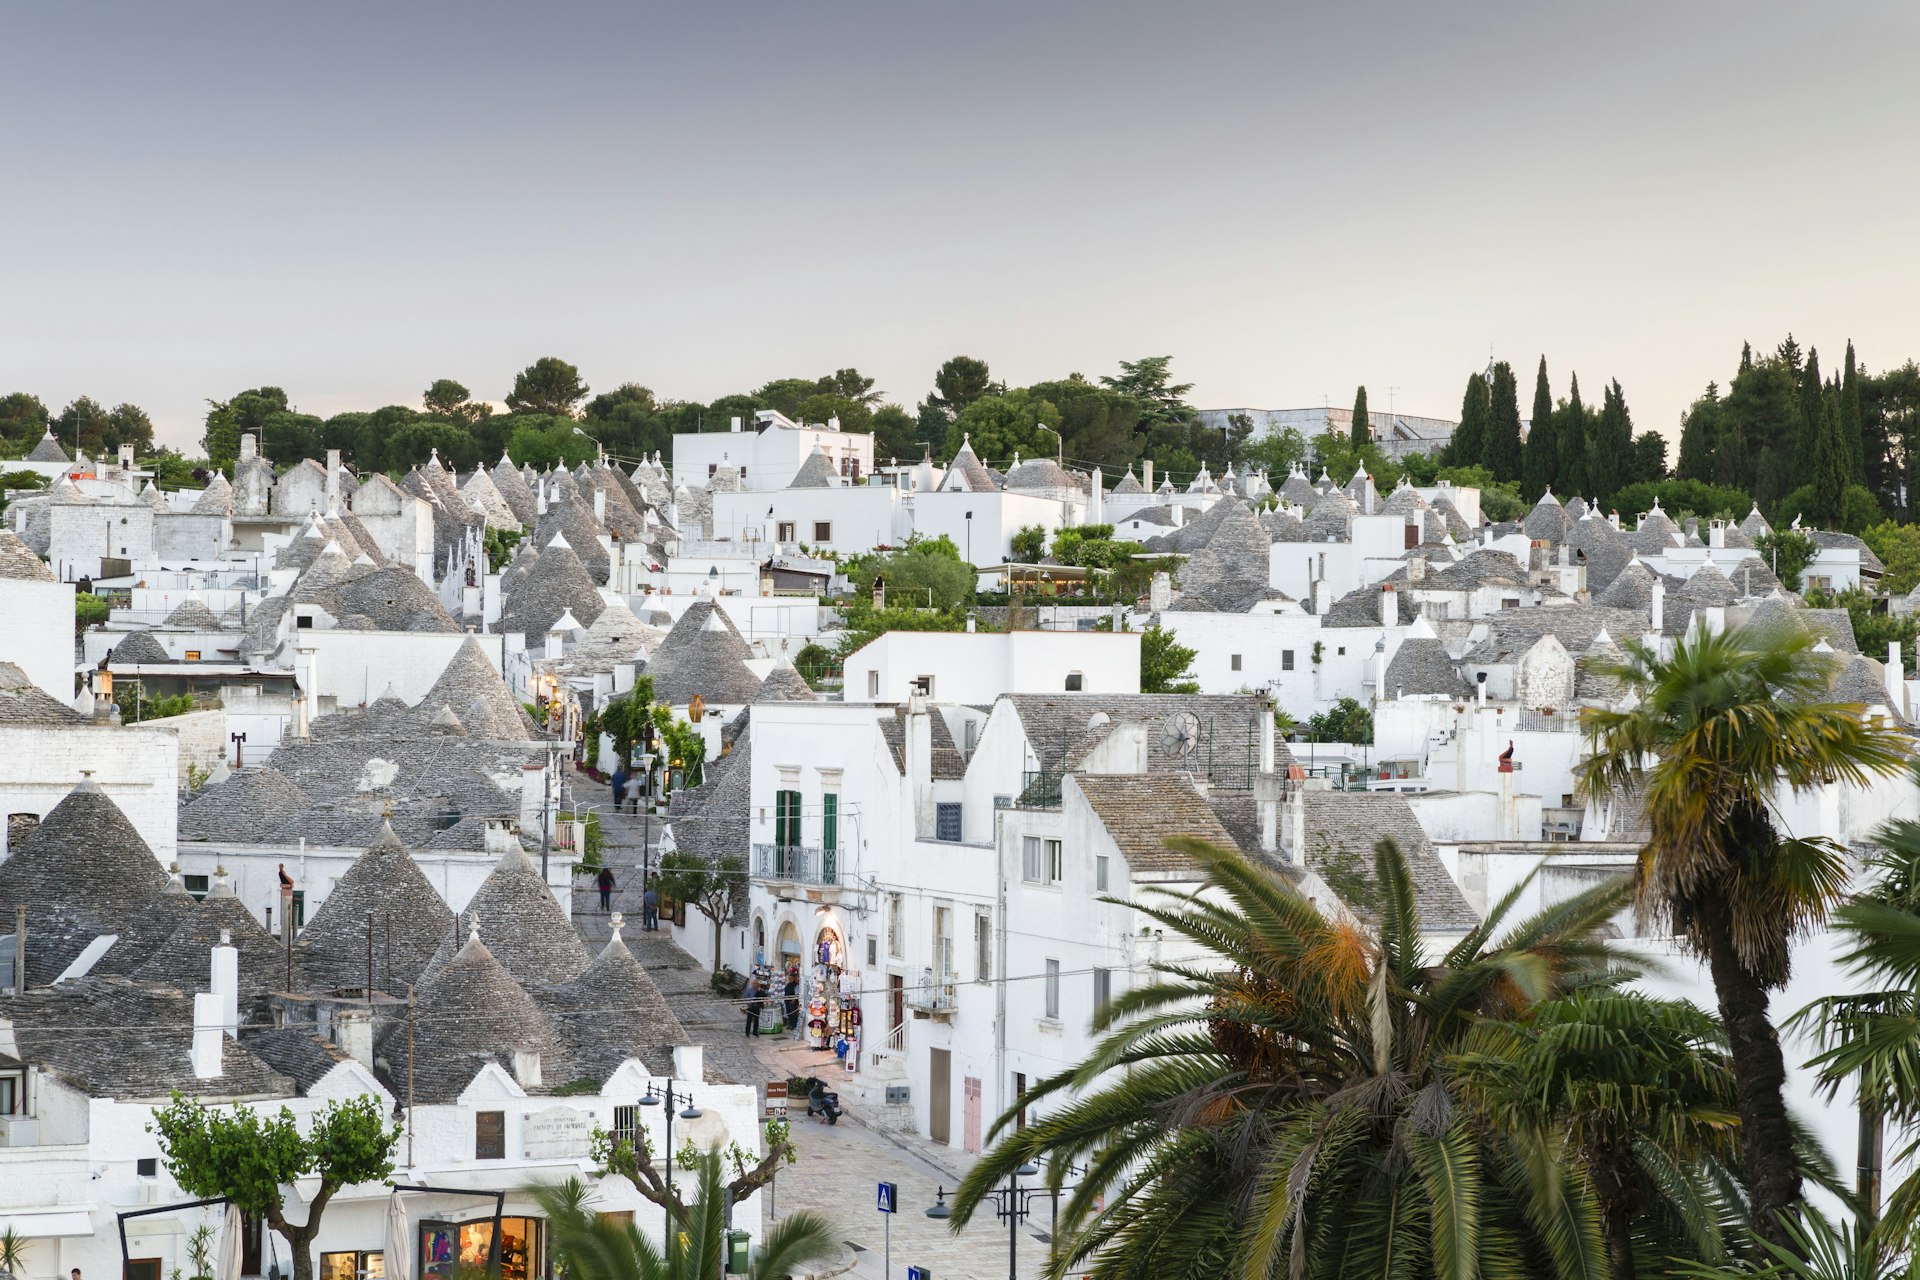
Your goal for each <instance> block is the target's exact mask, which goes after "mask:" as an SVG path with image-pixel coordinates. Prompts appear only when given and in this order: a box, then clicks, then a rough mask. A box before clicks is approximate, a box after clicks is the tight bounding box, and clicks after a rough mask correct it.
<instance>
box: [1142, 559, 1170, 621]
mask: <svg viewBox="0 0 1920 1280" xmlns="http://www.w3.org/2000/svg"><path fill="white" fill-rule="evenodd" d="M1172 607H1173V575H1172V574H1170V573H1168V572H1167V571H1166V570H1165V569H1161V570H1159V571H1157V572H1156V573H1155V574H1154V575H1153V584H1152V585H1151V586H1149V587H1148V588H1147V608H1148V609H1149V610H1151V611H1152V612H1154V613H1165V612H1166V611H1167V610H1168V609H1170V608H1172Z"/></svg>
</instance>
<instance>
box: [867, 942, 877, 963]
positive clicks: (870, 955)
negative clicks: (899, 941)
mask: <svg viewBox="0 0 1920 1280" xmlns="http://www.w3.org/2000/svg"><path fill="white" fill-rule="evenodd" d="M879 963H880V941H879V939H877V938H868V939H867V968H869V969H871V968H873V967H874V966H875V965H877V964H879Z"/></svg>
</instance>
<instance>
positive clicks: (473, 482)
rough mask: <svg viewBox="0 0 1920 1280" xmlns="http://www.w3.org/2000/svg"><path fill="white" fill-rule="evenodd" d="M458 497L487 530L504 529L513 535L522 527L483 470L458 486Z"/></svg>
mask: <svg viewBox="0 0 1920 1280" xmlns="http://www.w3.org/2000/svg"><path fill="white" fill-rule="evenodd" d="M460 496H461V497H463V498H465V499H466V500H467V505H468V506H471V507H472V508H473V509H474V510H475V511H478V512H479V513H480V516H481V518H482V519H484V520H485V521H486V522H487V527H488V528H489V529H505V530H507V531H508V532H509V533H513V532H518V531H519V530H520V528H521V527H522V526H521V524H520V517H518V516H516V515H514V514H513V508H512V507H510V506H508V505H507V500H506V499H505V498H503V497H501V496H500V489H499V487H498V486H497V485H495V484H494V483H493V477H492V476H490V475H488V474H487V473H486V470H485V469H484V468H482V469H480V470H477V471H475V472H474V473H473V474H472V475H470V476H468V477H467V479H466V483H464V484H462V485H461V486H460Z"/></svg>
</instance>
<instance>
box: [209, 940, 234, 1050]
mask: <svg viewBox="0 0 1920 1280" xmlns="http://www.w3.org/2000/svg"><path fill="white" fill-rule="evenodd" d="M208 987H209V989H210V990H211V991H212V992H213V994H214V995H216V996H219V997H220V1029H221V1030H222V1031H223V1032H225V1033H226V1034H227V1035H230V1036H236V1037H237V1036H238V1035H239V1034H240V952H239V950H238V949H237V948H236V947H235V946H234V945H233V935H231V934H229V933H228V932H227V931H226V930H225V929H222V930H221V931H220V942H219V944H218V945H217V946H215V947H214V949H213V973H212V981H211V982H210V983H209V984H208Z"/></svg>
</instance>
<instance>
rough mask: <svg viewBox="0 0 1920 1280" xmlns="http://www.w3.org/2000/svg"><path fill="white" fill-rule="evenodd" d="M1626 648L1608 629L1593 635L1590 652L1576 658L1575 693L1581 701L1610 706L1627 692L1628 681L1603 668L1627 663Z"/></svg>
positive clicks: (1588, 650) (1589, 647)
mask: <svg viewBox="0 0 1920 1280" xmlns="http://www.w3.org/2000/svg"><path fill="white" fill-rule="evenodd" d="M1626 659H1627V653H1626V650H1624V649H1622V648H1621V647H1620V646H1619V645H1618V644H1617V643H1615V641H1614V639H1613V637H1612V636H1611V635H1608V634H1607V633H1605V632H1602V633H1600V634H1599V635H1597V636H1595V637H1594V638H1593V643H1592V644H1590V645H1589V646H1588V647H1587V651H1586V652H1585V653H1584V654H1582V655H1581V656H1580V657H1578V658H1575V659H1574V661H1573V669H1574V679H1573V696H1574V697H1575V698H1577V699H1579V700H1580V701H1581V702H1590V703H1593V704H1594V705H1596V706H1603V707H1611V706H1613V705H1614V704H1615V703H1617V702H1618V701H1619V700H1620V699H1621V697H1622V696H1624V695H1625V693H1626V691H1627V684H1626V681H1624V680H1622V679H1620V678H1619V677H1618V676H1614V675H1610V674H1608V673H1607V672H1606V671H1605V670H1603V668H1606V667H1609V666H1613V665H1616V664H1619V663H1623V662H1625V661H1626Z"/></svg>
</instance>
